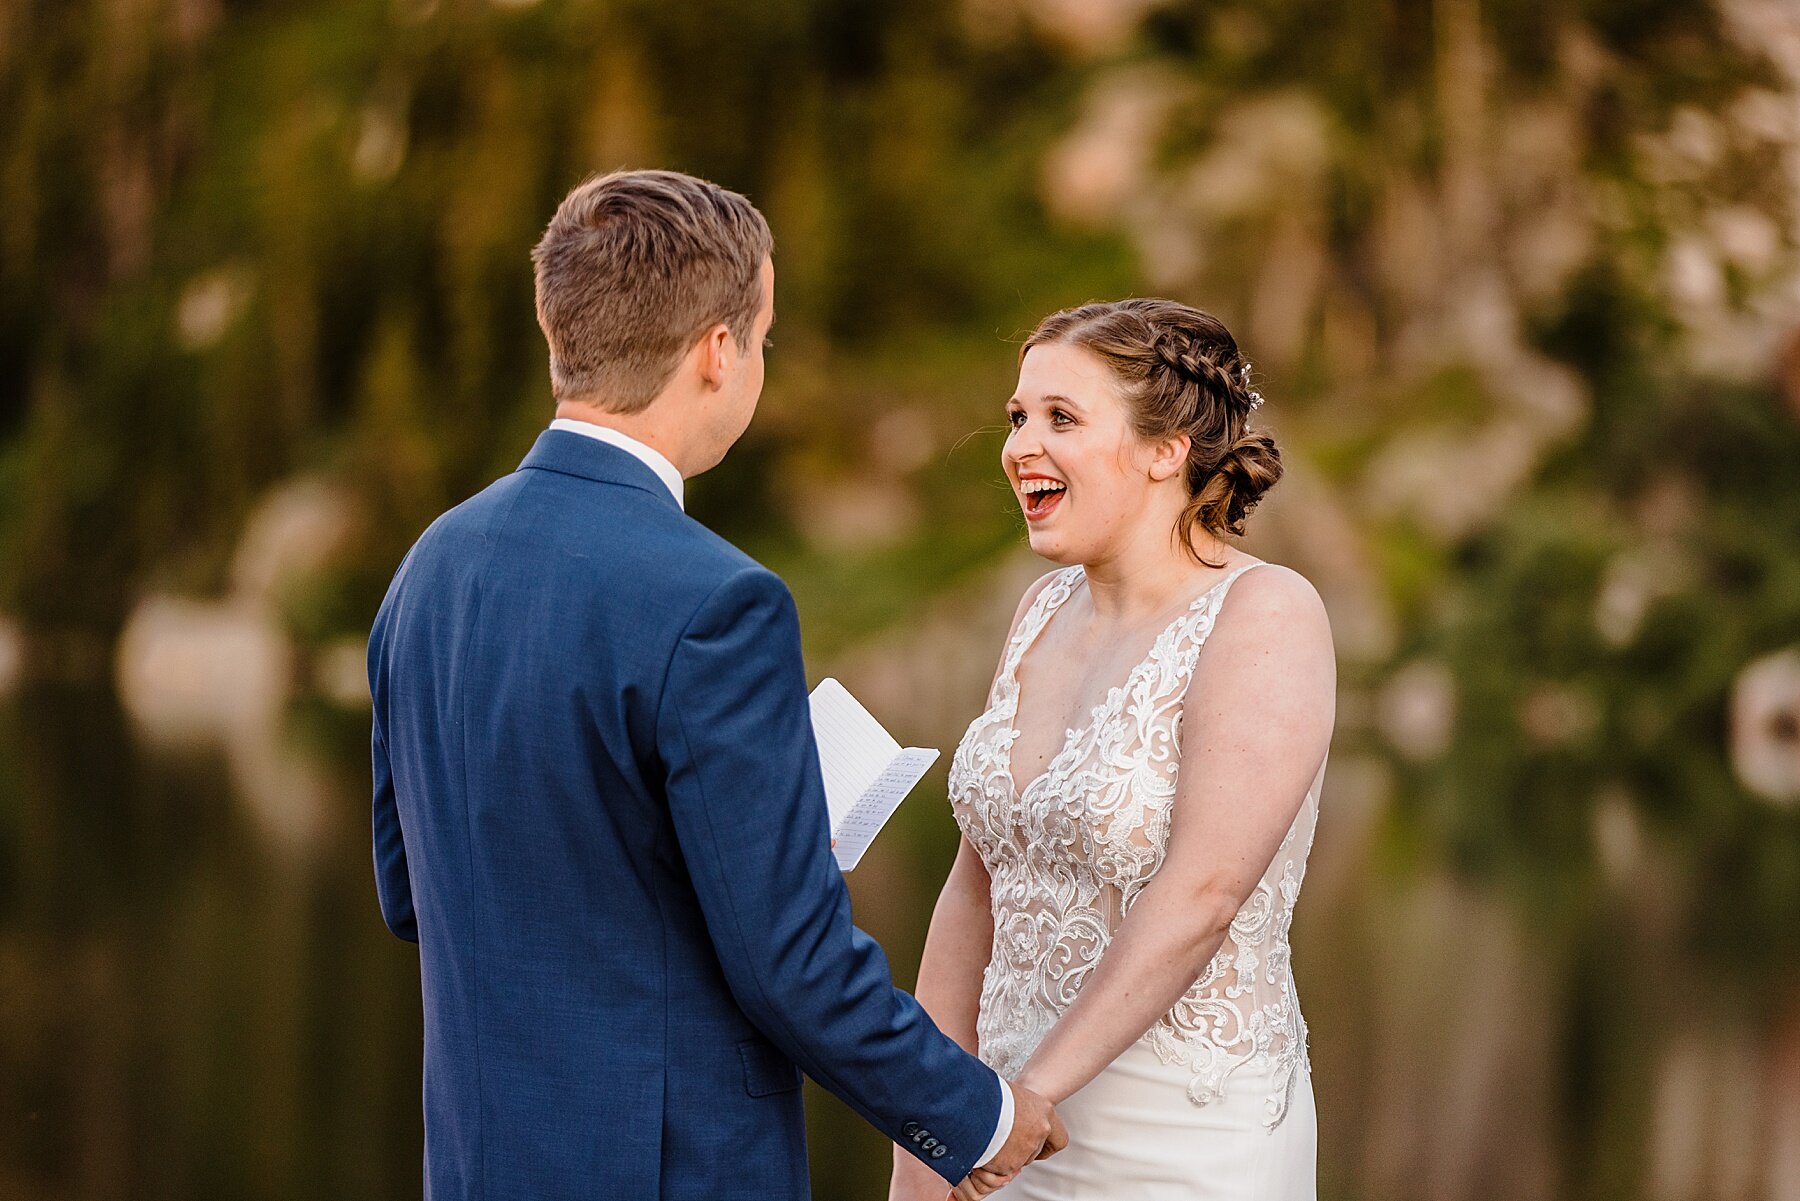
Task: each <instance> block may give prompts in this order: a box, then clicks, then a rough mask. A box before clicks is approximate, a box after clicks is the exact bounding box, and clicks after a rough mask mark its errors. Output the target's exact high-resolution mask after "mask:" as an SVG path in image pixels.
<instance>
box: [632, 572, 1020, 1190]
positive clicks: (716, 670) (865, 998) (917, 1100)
mask: <svg viewBox="0 0 1800 1201" xmlns="http://www.w3.org/2000/svg"><path fill="white" fill-rule="evenodd" d="M657 742H658V747H659V750H660V752H661V755H662V758H663V762H664V765H665V768H666V771H667V777H666V790H667V796H668V804H669V810H670V814H671V816H672V818H673V822H674V827H675V833H676V837H677V839H678V840H679V842H680V845H681V851H682V854H683V856H684V858H685V859H686V861H687V863H688V869H689V873H690V875H691V876H692V878H693V881H694V887H695V890H696V892H697V894H698V896H699V900H700V906H701V909H702V911H703V912H704V914H705V919H706V924H707V929H708V932H709V934H710V936H711V938H712V941H713V944H714V946H715V948H716V949H717V952H718V957H719V961H720V963H721V964H722V965H723V967H724V971H725V975H726V979H727V981H728V982H729V984H730V987H731V990H732V993H733V996H734V997H735V999H736V1000H737V1002H738V1004H739V1005H740V1006H741V1007H742V1008H743V1010H744V1012H745V1013H746V1014H747V1015H748V1016H749V1018H750V1020H751V1021H752V1022H753V1023H754V1024H755V1025H756V1026H757V1027H758V1028H759V1029H760V1030H761V1031H762V1032H763V1033H764V1034H765V1035H766V1036H767V1037H768V1038H769V1040H770V1041H771V1042H773V1043H774V1044H775V1045H776V1046H778V1047H780V1048H781V1049H782V1051H784V1052H785V1053H786V1054H787V1055H788V1056H789V1057H790V1058H791V1059H792V1060H793V1061H794V1062H795V1063H796V1064H798V1065H799V1066H800V1067H801V1068H802V1069H803V1070H804V1071H805V1072H806V1073H807V1074H808V1075H809V1076H811V1077H813V1079H815V1080H817V1081H818V1082H819V1083H820V1084H822V1085H824V1086H825V1087H826V1088H828V1089H830V1090H831V1091H832V1092H833V1093H835V1094H836V1095H837V1096H838V1097H840V1098H842V1099H843V1100H844V1102H845V1103H846V1104H848V1105H849V1106H850V1107H851V1108H853V1109H855V1110H856V1111H857V1112H858V1113H860V1114H861V1115H862V1116H863V1117H864V1118H865V1119H866V1120H867V1121H868V1122H869V1123H870V1124H872V1125H873V1126H875V1127H876V1129H878V1130H880V1131H881V1132H882V1133H884V1134H886V1135H887V1136H888V1137H889V1138H891V1139H893V1140H894V1141H895V1142H897V1143H899V1144H900V1145H901V1146H903V1147H905V1148H906V1149H907V1150H909V1151H911V1152H912V1153H913V1154H914V1155H916V1156H918V1157H919V1158H920V1159H921V1160H923V1162H924V1163H925V1164H926V1165H927V1166H929V1167H931V1168H932V1169H934V1170H936V1171H937V1172H938V1174H939V1175H941V1176H943V1177H944V1178H945V1179H946V1180H947V1181H950V1182H952V1183H954V1182H956V1181H958V1180H961V1179H962V1178H963V1177H964V1176H965V1175H967V1174H968V1172H969V1170H970V1169H971V1168H973V1167H976V1166H978V1165H979V1162H980V1161H979V1160H978V1159H977V1156H980V1155H981V1154H982V1153H983V1152H984V1151H985V1149H986V1146H987V1144H988V1141H989V1139H990V1138H991V1137H992V1135H993V1132H994V1129H995V1124H996V1122H997V1120H998V1117H999V1114H1000V1108H1001V1096H1000V1088H1001V1086H1000V1083H999V1078H998V1077H997V1076H995V1074H994V1073H993V1072H992V1071H991V1070H989V1069H988V1068H987V1067H986V1066H985V1065H983V1064H982V1063H981V1062H980V1061H979V1060H977V1059H975V1058H974V1057H973V1056H971V1055H969V1054H968V1053H967V1052H965V1051H964V1050H962V1048H960V1047H958V1046H957V1045H956V1043H955V1042H953V1041H952V1040H951V1039H950V1038H948V1037H947V1036H945V1035H944V1034H942V1033H941V1032H940V1031H939V1030H938V1028H937V1026H936V1025H935V1024H934V1023H933V1022H932V1020H931V1018H930V1016H929V1015H927V1014H926V1013H925V1011H924V1010H923V1009H922V1008H920V1006H919V1003H918V1002H917V1001H915V1000H914V999H913V998H912V996H911V995H910V994H908V993H906V992H903V991H901V990H900V989H898V988H896V987H895V986H894V983H893V978H892V975H891V973H890V971H889V968H888V963H887V958H886V956H885V955H883V954H882V951H881V948H880V946H879V945H877V944H876V942H875V941H874V940H873V939H872V938H870V937H869V936H868V935H866V934H864V933H863V932H862V931H861V930H859V929H857V928H856V927H855V925H853V924H852V922H851V919H850V897H849V892H848V890H847V889H846V888H845V887H844V881H843V877H842V876H841V875H840V874H839V872H838V869H837V863H836V860H835V859H833V857H832V855H831V850H830V842H831V834H830V829H829V823H828V821H827V818H826V809H825V790H824V785H823V783H822V781H821V779H820V775H819V759H818V749H817V747H816V746H815V745H814V742H813V735H812V723H811V716H810V710H809V707H808V702H807V692H806V677H805V673H804V670H803V668H802V666H801V658H800V630H799V622H798V620H797V617H796V614H795V610H794V603H793V599H792V598H791V597H790V596H789V595H788V591H787V588H786V587H785V586H784V585H783V584H782V583H781V581H780V580H779V579H777V578H776V577H775V576H774V575H773V574H771V573H769V572H767V571H764V570H762V569H761V568H746V569H745V570H743V571H741V572H739V573H738V574H736V575H734V576H732V577H731V578H729V579H727V580H726V581H725V582H724V583H723V584H721V585H720V586H719V587H718V588H717V589H716V590H715V591H714V592H713V594H712V595H711V596H710V597H709V598H708V599H707V600H706V601H705V602H704V603H703V604H702V605H701V606H700V609H699V610H698V612H697V613H696V614H695V616H694V617H693V619H692V620H691V621H690V623H689V625H688V628H687V630H686V631H685V632H684V633H683V635H682V637H681V640H680V643H679V644H678V646H677V648H676V651H675V654H674V657H673V659H672V662H671V665H670V669H669V677H668V681H667V684H666V686H665V689H664V693H663V697H662V701H661V709H660V712H659V715H658V720H657Z"/></svg>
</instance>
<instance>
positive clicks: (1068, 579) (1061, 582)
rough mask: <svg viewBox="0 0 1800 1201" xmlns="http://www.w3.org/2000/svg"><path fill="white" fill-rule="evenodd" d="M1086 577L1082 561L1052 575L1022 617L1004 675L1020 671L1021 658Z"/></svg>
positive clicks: (1015, 633)
mask: <svg viewBox="0 0 1800 1201" xmlns="http://www.w3.org/2000/svg"><path fill="white" fill-rule="evenodd" d="M1082 577H1083V572H1082V570H1081V565H1080V564H1079V563H1077V564H1075V565H1074V566H1072V567H1065V568H1063V569H1062V570H1061V571H1059V572H1057V573H1056V574H1055V575H1054V576H1052V577H1050V582H1049V583H1048V584H1045V585H1044V589H1043V591H1042V592H1039V593H1038V594H1037V599H1036V600H1034V601H1032V602H1031V608H1029V609H1027V610H1026V611H1025V616H1024V617H1023V618H1022V619H1020V621H1019V628H1018V629H1016V630H1014V631H1013V636H1012V641H1011V642H1009V643H1008V644H1007V646H1006V662H1005V665H1004V670H1003V671H1002V672H1001V673H1000V674H1001V675H1002V677H1004V678H1011V677H1012V675H1013V674H1014V673H1015V672H1017V671H1018V670H1019V661H1020V660H1021V659H1023V658H1024V657H1025V652H1026V650H1027V649H1029V648H1030V646H1031V644H1032V643H1033V642H1036V641H1037V636H1038V635H1039V634H1040V633H1042V632H1043V629H1044V627H1045V626H1046V625H1048V624H1049V623H1050V618H1051V617H1052V616H1053V615H1055V613H1056V611H1057V610H1058V609H1060V608H1062V605H1063V602H1064V601H1066V600H1068V599H1069V597H1070V596H1071V595H1072V594H1073V593H1074V591H1075V585H1076V584H1077V583H1079V582H1080V580H1081V579H1082Z"/></svg>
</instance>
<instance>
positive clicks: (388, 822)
mask: <svg viewBox="0 0 1800 1201" xmlns="http://www.w3.org/2000/svg"><path fill="white" fill-rule="evenodd" d="M385 610H386V606H385V605H384V606H383V614H382V615H380V616H377V617H376V619H375V628H374V629H373V630H371V631H370V633H369V694H370V696H371V698H372V700H373V713H374V717H373V719H372V722H371V725H372V727H373V728H372V730H371V732H370V738H369V742H370V759H371V766H372V768H373V779H374V786H375V787H374V793H375V797H374V815H373V816H374V829H375V894H376V899H377V900H379V901H380V902H381V918H382V920H383V921H385V922H386V923H387V927H388V929H389V930H392V931H393V932H394V934H395V936H396V937H399V938H404V939H405V940H406V941H407V942H418V941H419V923H418V919H417V916H416V915H415V914H414V912H413V895H412V876H411V874H410V873H409V872H408V871H407V870H406V841H405V839H404V838H403V837H402V836H401V832H400V809H399V807H398V806H397V805H396V804H395V800H394V772H393V768H392V766H391V765H390V764H389V763H388V753H387V739H386V738H385V736H384V735H383V733H382V714H383V713H384V712H385V710H386V704H385V701H386V699H387V688H386V680H385V678H384V673H385V671H386V665H385V660H384V658H383V656H382V653H381V647H382V630H383V625H384V621H383V619H384V617H385Z"/></svg>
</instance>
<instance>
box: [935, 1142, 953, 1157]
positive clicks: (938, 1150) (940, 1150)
mask: <svg viewBox="0 0 1800 1201" xmlns="http://www.w3.org/2000/svg"><path fill="white" fill-rule="evenodd" d="M949 1149H950V1148H948V1147H946V1146H944V1144H942V1143H939V1144H938V1145H937V1146H935V1147H933V1148H932V1149H931V1158H933V1159H942V1158H944V1152H946V1151H948V1150H949Z"/></svg>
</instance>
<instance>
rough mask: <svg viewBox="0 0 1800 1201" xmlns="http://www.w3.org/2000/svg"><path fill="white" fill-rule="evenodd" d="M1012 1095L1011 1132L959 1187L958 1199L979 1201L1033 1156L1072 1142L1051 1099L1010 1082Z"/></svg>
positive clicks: (1044, 1156) (1045, 1155) (1048, 1153)
mask: <svg viewBox="0 0 1800 1201" xmlns="http://www.w3.org/2000/svg"><path fill="white" fill-rule="evenodd" d="M1007 1087H1008V1088H1010V1089H1012V1094H1013V1128H1012V1134H1011V1136H1010V1137H1008V1138H1007V1140H1006V1142H1005V1144H1004V1145H1003V1146H1001V1148H1000V1150H999V1152H998V1153H997V1154H995V1156H994V1158H992V1159H990V1160H988V1161H987V1162H986V1163H984V1164H982V1165H981V1166H980V1167H978V1168H976V1169H975V1170H974V1171H973V1172H970V1173H969V1175H968V1176H967V1177H966V1178H965V1179H964V1180H963V1182H962V1183H961V1184H959V1185H957V1186H956V1191H955V1193H954V1194H953V1195H954V1196H955V1197H956V1198H957V1199H958V1201H976V1199H977V1198H980V1197H985V1196H987V1195H988V1194H989V1193H991V1192H993V1191H994V1190H995V1189H997V1188H999V1187H1000V1186H1001V1185H1003V1184H1006V1183H1007V1182H1008V1181H1010V1180H1011V1179H1012V1178H1013V1177H1014V1176H1017V1175H1018V1174H1019V1169H1021V1168H1023V1167H1024V1166H1025V1165H1026V1164H1028V1163H1030V1162H1031V1161H1032V1160H1034V1159H1047V1158H1048V1157H1050V1156H1052V1155H1055V1154H1056V1153H1057V1152H1058V1151H1061V1150H1062V1149H1063V1148H1064V1147H1066V1146H1068V1145H1069V1132H1068V1131H1067V1130H1065V1129H1063V1123H1062V1119H1061V1118H1060V1117H1058V1116H1057V1114H1056V1107H1055V1106H1054V1105H1052V1104H1050V1102H1049V1100H1048V1099H1047V1098H1045V1097H1043V1096H1041V1095H1039V1094H1038V1093H1034V1092H1032V1091H1031V1090H1030V1089H1028V1088H1021V1087H1020V1086H1019V1085H1017V1084H1008V1085H1007Z"/></svg>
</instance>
